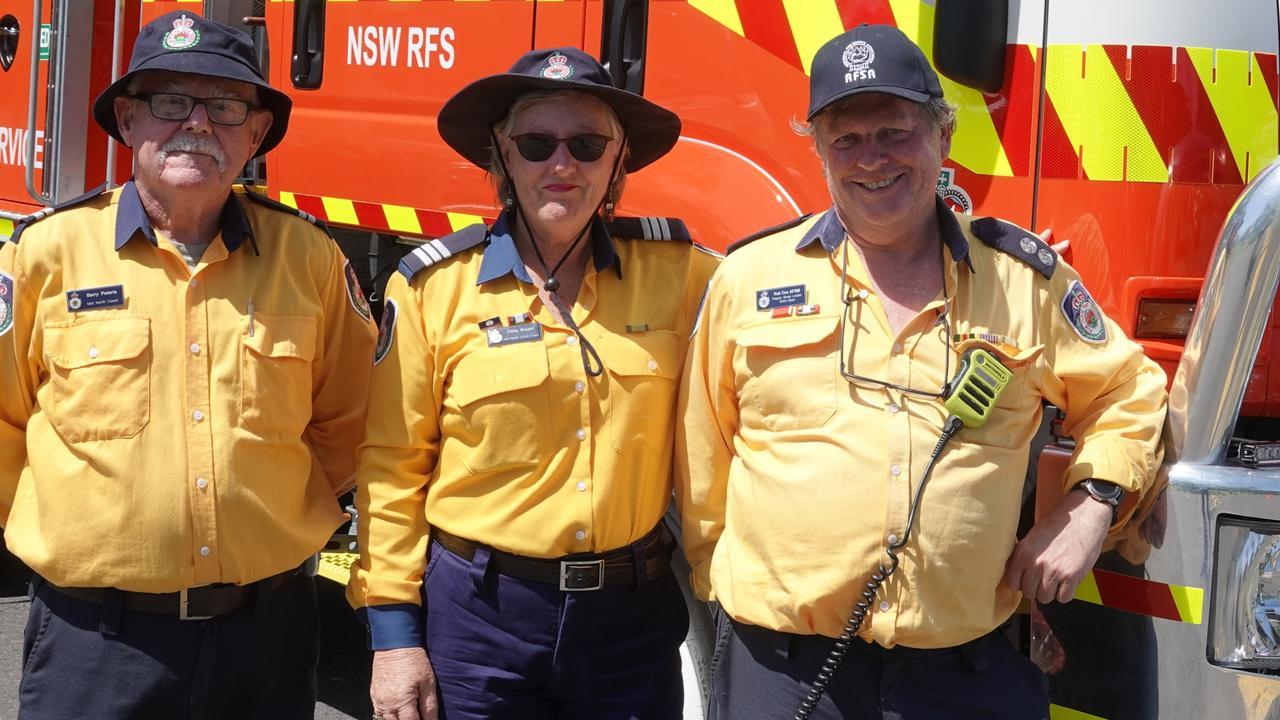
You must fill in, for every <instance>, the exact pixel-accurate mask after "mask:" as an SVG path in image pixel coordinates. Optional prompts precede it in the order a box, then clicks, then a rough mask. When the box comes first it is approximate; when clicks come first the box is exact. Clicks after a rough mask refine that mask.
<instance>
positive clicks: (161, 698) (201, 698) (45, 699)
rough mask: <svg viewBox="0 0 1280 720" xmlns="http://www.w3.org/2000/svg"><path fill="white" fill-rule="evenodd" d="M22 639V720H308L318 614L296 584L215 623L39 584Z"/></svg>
mask: <svg viewBox="0 0 1280 720" xmlns="http://www.w3.org/2000/svg"><path fill="white" fill-rule="evenodd" d="M32 588H33V592H32V593H31V595H32V598H31V613H30V616H29V617H28V620H27V628H26V634H25V637H24V640H23V647H22V657H23V669H22V683H21V685H20V687H19V692H18V698H19V703H20V708H19V711H18V717H19V718H20V720H71V719H72V718H93V720H115V719H117V718H118V719H120V720H124V719H125V718H128V719H129V720H151V719H152V718H155V719H156V720H180V719H182V718H187V719H189V720H221V719H223V718H225V719H227V720H231V719H232V718H234V719H235V720H247V719H249V718H264V719H266V718H273V719H275V718H281V719H285V720H303V718H306V719H307V720H311V718H313V717H314V715H315V700H316V672H315V669H316V660H317V658H318V656H319V614H318V610H317V608H316V588H315V580H314V579H313V578H311V577H308V576H306V575H299V576H297V577H295V578H294V579H292V580H290V581H289V582H287V583H285V584H284V585H282V586H280V587H278V588H276V589H275V590H274V591H272V592H270V593H263V594H262V595H260V596H259V597H258V598H257V599H256V600H255V602H253V603H251V604H250V605H249V606H247V607H245V608H242V609H240V610H238V611H236V612H233V613H229V614H227V615H223V616H220V617H217V618H213V619H211V620H179V619H178V618H176V617H171V616H165V615H154V614H149V613H142V612H130V611H122V610H121V609H120V608H119V607H118V606H117V607H115V608H113V607H112V603H110V602H108V603H106V604H104V605H103V606H98V605H94V604H93V603H88V602H85V601H83V600H78V599H75V598H72V597H69V596H67V595H64V594H62V593H60V592H58V591H57V590H54V589H52V588H50V587H49V586H48V585H47V584H45V583H44V582H43V581H42V580H40V579H39V578H36V579H35V580H34V581H33V583H32Z"/></svg>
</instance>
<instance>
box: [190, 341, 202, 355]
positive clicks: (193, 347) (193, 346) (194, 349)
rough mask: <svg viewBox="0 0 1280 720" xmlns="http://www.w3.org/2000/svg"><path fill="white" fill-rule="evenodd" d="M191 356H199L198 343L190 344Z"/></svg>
mask: <svg viewBox="0 0 1280 720" xmlns="http://www.w3.org/2000/svg"><path fill="white" fill-rule="evenodd" d="M191 354H192V355H199V354H200V343H191Z"/></svg>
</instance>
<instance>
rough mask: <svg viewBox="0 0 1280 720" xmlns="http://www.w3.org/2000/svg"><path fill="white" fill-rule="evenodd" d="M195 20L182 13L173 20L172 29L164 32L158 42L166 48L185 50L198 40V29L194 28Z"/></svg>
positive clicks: (193, 45)
mask: <svg viewBox="0 0 1280 720" xmlns="http://www.w3.org/2000/svg"><path fill="white" fill-rule="evenodd" d="M195 24H196V21H195V20H192V19H191V18H189V17H187V16H186V15H183V16H182V17H180V18H178V19H176V20H174V21H173V29H172V30H170V31H169V32H167V33H165V34H164V37H163V38H162V39H161V40H160V44H161V45H163V46H164V47H165V49H167V50H186V49H187V48H190V47H195V45H196V44H197V43H199V42H200V31H199V30H196V29H195Z"/></svg>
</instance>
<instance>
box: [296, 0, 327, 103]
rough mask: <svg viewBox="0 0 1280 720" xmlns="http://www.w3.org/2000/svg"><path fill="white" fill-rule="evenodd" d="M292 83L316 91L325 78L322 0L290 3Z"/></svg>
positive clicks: (304, 0)
mask: <svg viewBox="0 0 1280 720" xmlns="http://www.w3.org/2000/svg"><path fill="white" fill-rule="evenodd" d="M289 74H290V76H291V77H292V78H293V86H294V87H296V88H300V89H303V90H315V89H316V88H318V87H320V82H321V81H322V80H323V79H324V0H298V2H296V3H294V6H293V62H292V63H291V66H290V69H289Z"/></svg>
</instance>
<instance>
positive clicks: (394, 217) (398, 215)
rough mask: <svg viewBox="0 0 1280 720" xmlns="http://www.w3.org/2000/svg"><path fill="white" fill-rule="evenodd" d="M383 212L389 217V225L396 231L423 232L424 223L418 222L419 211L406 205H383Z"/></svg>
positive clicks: (417, 233) (416, 233) (418, 233)
mask: <svg viewBox="0 0 1280 720" xmlns="http://www.w3.org/2000/svg"><path fill="white" fill-rule="evenodd" d="M382 214H383V215H385V216H386V217H387V227H389V228H391V229H392V230H395V231H396V232H406V233H413V234H414V235H421V234H422V225H421V223H419V222H418V213H416V212H414V211H413V208H411V207H405V206H404V205H385V204H384V205H383V206H382Z"/></svg>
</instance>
